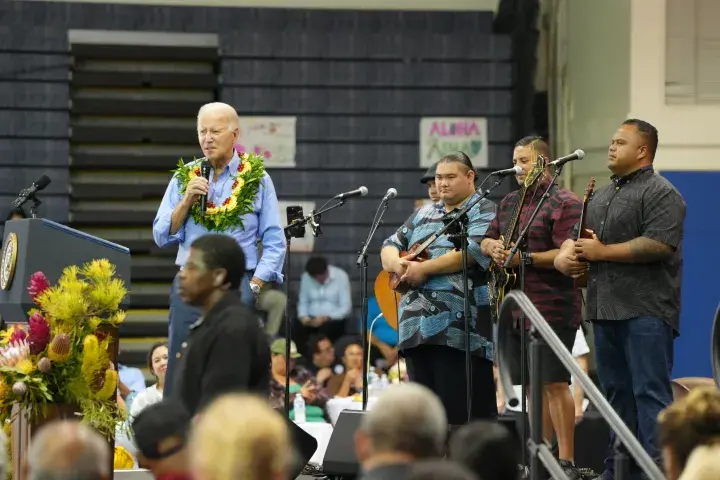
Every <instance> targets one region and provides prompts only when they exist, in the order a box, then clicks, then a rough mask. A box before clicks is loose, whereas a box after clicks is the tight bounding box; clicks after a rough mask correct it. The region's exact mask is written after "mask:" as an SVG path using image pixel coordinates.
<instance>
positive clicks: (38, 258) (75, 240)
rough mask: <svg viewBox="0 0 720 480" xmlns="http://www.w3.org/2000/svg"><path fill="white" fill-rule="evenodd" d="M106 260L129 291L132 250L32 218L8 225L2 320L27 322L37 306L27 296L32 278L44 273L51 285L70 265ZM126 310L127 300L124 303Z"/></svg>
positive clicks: (0, 286)
mask: <svg viewBox="0 0 720 480" xmlns="http://www.w3.org/2000/svg"><path fill="white" fill-rule="evenodd" d="M101 258H106V259H107V260H108V261H109V262H110V263H112V264H113V265H115V267H116V272H117V277H118V278H120V279H121V280H122V281H123V282H125V288H127V289H128V290H130V250H129V249H128V248H126V247H123V246H122V245H117V244H115V243H112V242H108V241H107V240H103V239H101V238H97V237H93V236H92V235H88V234H87V233H84V232H81V231H79V230H74V229H72V228H69V227H66V226H65V225H61V224H59V223H56V222H53V221H50V220H46V219H40V218H30V219H25V220H12V221H9V222H6V223H5V234H4V239H3V249H2V253H0V317H2V319H3V320H4V321H5V322H6V323H19V322H24V321H27V312H28V310H30V309H31V308H34V307H35V305H34V304H33V303H32V300H31V299H30V295H29V294H28V292H27V286H28V282H29V281H30V277H31V276H32V275H33V274H34V273H35V272H43V273H44V274H45V276H46V277H47V279H48V281H49V282H50V284H51V285H53V284H55V283H57V281H58V280H59V279H60V275H62V272H63V269H64V268H65V267H69V266H71V265H78V266H81V265H82V264H84V263H86V262H90V261H92V260H97V259H101ZM123 304H124V305H121V308H124V307H125V306H126V305H127V298H126V299H125V300H124V301H123Z"/></svg>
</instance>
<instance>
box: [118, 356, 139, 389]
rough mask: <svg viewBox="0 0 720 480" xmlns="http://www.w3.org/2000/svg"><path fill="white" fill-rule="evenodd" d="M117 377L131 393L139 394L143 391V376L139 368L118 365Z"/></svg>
mask: <svg viewBox="0 0 720 480" xmlns="http://www.w3.org/2000/svg"><path fill="white" fill-rule="evenodd" d="M118 376H119V377H120V381H121V382H122V383H124V384H125V386H126V387H128V388H129V389H130V390H132V391H133V392H137V393H140V392H142V391H143V390H145V375H143V373H142V370H140V369H139V368H135V367H128V366H126V365H123V364H122V363H121V364H118Z"/></svg>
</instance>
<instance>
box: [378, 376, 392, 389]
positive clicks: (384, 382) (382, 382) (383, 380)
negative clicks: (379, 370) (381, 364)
mask: <svg viewBox="0 0 720 480" xmlns="http://www.w3.org/2000/svg"><path fill="white" fill-rule="evenodd" d="M388 385H390V380H388V376H387V374H385V373H383V374H382V376H381V377H380V390H385V389H386V388H387V387H388Z"/></svg>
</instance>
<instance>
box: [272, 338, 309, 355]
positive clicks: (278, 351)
mask: <svg viewBox="0 0 720 480" xmlns="http://www.w3.org/2000/svg"><path fill="white" fill-rule="evenodd" d="M270 352H271V353H274V354H275V355H285V339H284V338H276V339H275V340H273V342H272V344H271V345H270ZM300 357H302V355H300V354H299V353H298V351H297V345H295V342H293V341H292V340H290V358H300Z"/></svg>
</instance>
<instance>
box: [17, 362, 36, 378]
mask: <svg viewBox="0 0 720 480" xmlns="http://www.w3.org/2000/svg"><path fill="white" fill-rule="evenodd" d="M15 370H17V371H18V372H19V373H22V374H23V375H30V374H31V373H32V371H33V370H35V365H33V363H32V362H31V361H30V360H29V359H27V358H26V359H25V360H20V361H19V362H18V364H17V365H15Z"/></svg>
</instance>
